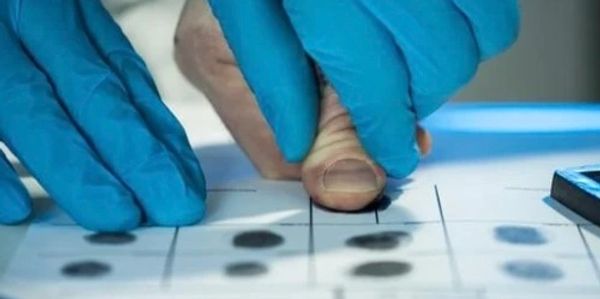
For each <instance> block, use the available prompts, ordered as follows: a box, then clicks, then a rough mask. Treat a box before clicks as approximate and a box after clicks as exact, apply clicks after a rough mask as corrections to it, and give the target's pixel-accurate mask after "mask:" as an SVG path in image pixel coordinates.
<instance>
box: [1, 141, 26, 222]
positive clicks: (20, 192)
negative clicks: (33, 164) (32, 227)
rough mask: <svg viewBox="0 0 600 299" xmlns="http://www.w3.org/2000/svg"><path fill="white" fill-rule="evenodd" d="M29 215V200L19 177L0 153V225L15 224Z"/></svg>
mask: <svg viewBox="0 0 600 299" xmlns="http://www.w3.org/2000/svg"><path fill="white" fill-rule="evenodd" d="M30 214H31V200H30V199H29V194H27V190H26V189H25V186H23V184H22V183H21V181H20V180H19V176H18V175H17V173H16V172H15V170H14V169H13V168H12V167H11V166H10V162H8V160H7V159H6V156H4V154H3V153H2V152H1V151H0V224H15V223H19V222H21V221H23V220H25V219H26V218H27V217H28V216H29V215H30Z"/></svg>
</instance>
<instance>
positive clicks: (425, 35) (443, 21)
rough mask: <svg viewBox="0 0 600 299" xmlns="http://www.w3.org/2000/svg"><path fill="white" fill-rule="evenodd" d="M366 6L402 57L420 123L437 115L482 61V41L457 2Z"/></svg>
mask: <svg viewBox="0 0 600 299" xmlns="http://www.w3.org/2000/svg"><path fill="white" fill-rule="evenodd" d="M480 2H485V1H478V4H479V3H480ZM360 3H361V4H362V5H363V7H364V9H365V10H367V11H369V12H370V13H371V14H372V15H373V16H374V17H375V18H376V19H378V20H379V21H380V22H381V23H383V24H384V26H385V27H386V29H387V30H388V31H389V32H390V33H391V34H392V35H393V38H394V39H395V41H396V44H397V45H398V47H399V48H400V49H401V51H402V54H403V55H404V58H405V59H406V61H407V65H408V68H409V71H410V88H411V95H412V102H413V105H414V110H415V112H416V114H417V118H418V119H422V118H424V117H426V116H428V115H429V114H431V113H432V112H433V111H435V110H437V109H438V108H439V107H440V106H441V105H442V104H443V103H444V102H445V101H446V100H448V98H449V97H450V96H451V95H452V94H453V93H455V92H456V91H457V90H458V89H459V88H460V87H461V86H463V85H464V84H466V83H467V82H468V81H469V80H470V79H471V78H472V77H473V75H474V74H475V71H476V70H477V66H478V65H479V60H480V58H479V49H478V47H477V41H476V40H475V37H474V36H473V33H472V31H471V28H470V26H469V23H468V22H467V20H466V18H465V17H464V15H463V14H462V13H461V12H460V11H459V10H458V9H457V8H456V6H454V4H453V3H452V1H448V0H433V1H432V0H429V1H422V0H403V1H360Z"/></svg>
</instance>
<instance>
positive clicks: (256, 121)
mask: <svg viewBox="0 0 600 299" xmlns="http://www.w3.org/2000/svg"><path fill="white" fill-rule="evenodd" d="M175 40H176V41H177V42H176V44H175V59H176V61H177V64H178V66H179V68H180V69H181V71H182V72H183V73H184V74H185V75H186V77H187V78H188V79H189V80H190V82H192V83H193V84H194V85H195V86H197V87H198V88H199V89H201V90H202V91H203V93H204V94H205V95H206V96H207V98H208V99H209V101H210V102H211V104H212V106H213V107H214V108H215V110H216V112H217V113H218V114H219V117H220V118H221V120H222V121H223V123H224V124H225V125H226V126H227V128H228V129H229V131H230V132H231V134H232V136H233V137H234V138H235V140H236V141H237V143H238V144H239V145H240V146H241V147H242V148H243V150H244V151H245V152H246V154H247V155H248V156H249V158H250V160H251V161H252V163H253V164H254V165H255V167H256V168H257V169H258V170H259V172H260V173H261V175H262V176H263V177H265V178H269V179H300V166H299V165H298V164H290V163H287V162H286V161H285V159H284V158H283V155H282V154H281V151H280V150H279V149H278V147H277V145H276V143H275V139H274V137H273V133H272V131H271V129H270V128H269V126H268V124H267V122H266V121H265V119H264V117H263V116H262V114H261V112H260V109H259V108H258V105H257V103H256V100H255V98H254V95H253V94H252V92H251V91H250V89H249V88H248V86H247V84H246V82H245V80H244V78H243V76H242V74H241V72H240V70H239V68H238V66H237V64H236V61H235V58H234V57H233V54H232V53H231V51H230V50H229V47H228V46H227V43H226V41H225V38H224V37H223V33H222V31H221V29H220V27H219V24H218V23H217V21H216V19H215V18H214V16H213V15H212V13H211V11H210V8H209V7H208V4H207V3H206V2H205V1H188V2H187V3H186V6H185V8H184V11H183V14H182V16H181V19H180V21H179V25H178V27H177V31H176V37H175Z"/></svg>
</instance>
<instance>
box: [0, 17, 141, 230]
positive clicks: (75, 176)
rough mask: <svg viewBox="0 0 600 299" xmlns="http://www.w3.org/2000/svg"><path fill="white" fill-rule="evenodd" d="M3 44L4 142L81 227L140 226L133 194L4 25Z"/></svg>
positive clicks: (0, 115) (0, 103)
mask: <svg viewBox="0 0 600 299" xmlns="http://www.w3.org/2000/svg"><path fill="white" fill-rule="evenodd" d="M0 44H1V45H2V47H0V65H2V66H3V68H4V69H3V71H2V72H0V139H2V140H3V141H4V142H5V143H6V144H7V146H8V147H9V148H10V149H11V151H12V152H13V153H15V155H17V156H18V157H19V159H20V160H21V162H22V163H24V164H25V165H27V168H28V169H29V170H30V171H31V173H32V175H33V176H35V178H36V179H37V180H38V181H39V182H40V184H41V185H42V186H43V187H44V188H45V189H46V191H47V192H48V193H49V194H50V196H52V198H53V199H54V200H55V201H56V202H57V203H58V204H59V205H60V206H61V207H62V208H63V209H65V211H66V212H67V213H68V214H69V215H71V216H72V217H73V218H74V220H75V221H76V222H77V223H79V224H81V225H82V226H84V227H86V228H88V229H91V230H100V231H121V230H128V229H132V228H134V227H136V226H137V225H138V223H139V221H140V211H139V209H138V207H137V206H136V205H135V203H134V200H133V197H132V195H131V194H130V193H129V191H128V190H127V189H125V188H123V187H122V186H121V184H120V183H119V182H118V180H117V179H116V178H114V177H113V176H112V175H111V173H110V172H109V171H107V170H106V169H105V168H104V167H103V165H102V162H101V161H100V160H99V159H98V157H97V155H96V154H95V153H94V151H93V150H92V149H91V148H90V147H89V146H88V144H87V143H86V141H85V140H84V139H83V138H82V137H81V136H80V135H79V133H78V131H77V129H76V128H75V127H73V125H72V124H71V122H70V120H69V118H68V116H67V115H66V114H65V113H64V111H63V110H62V109H61V107H60V106H59V104H58V102H57V101H56V100H55V99H54V96H53V91H52V88H51V86H50V84H49V83H48V82H47V80H46V77H45V76H44V74H43V73H42V72H40V71H38V70H37V69H36V68H35V65H34V64H33V63H32V62H31V61H30V60H29V59H28V57H27V56H26V55H25V54H24V50H23V49H21V48H20V46H19V44H18V41H17V39H16V38H15V36H14V35H13V34H12V31H9V30H8V29H7V28H6V27H4V26H3V25H1V24H0ZM13 186H14V185H13Z"/></svg>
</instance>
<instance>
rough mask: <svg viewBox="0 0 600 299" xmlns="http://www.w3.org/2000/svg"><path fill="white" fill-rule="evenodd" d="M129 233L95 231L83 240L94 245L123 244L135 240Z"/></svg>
mask: <svg viewBox="0 0 600 299" xmlns="http://www.w3.org/2000/svg"><path fill="white" fill-rule="evenodd" d="M135 239H136V238H135V235H132V234H130V233H95V234H91V235H87V236H85V240H86V241H88V242H90V243H92V244H96V245H123V244H129V243H132V242H134V241H135Z"/></svg>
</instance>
